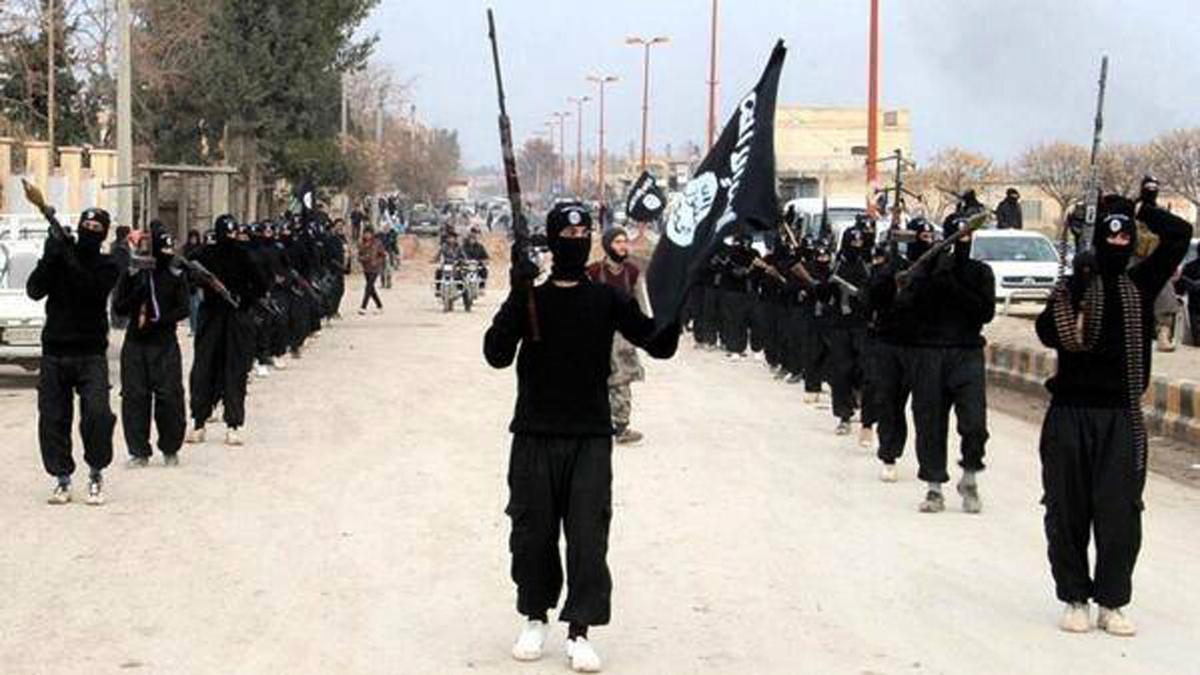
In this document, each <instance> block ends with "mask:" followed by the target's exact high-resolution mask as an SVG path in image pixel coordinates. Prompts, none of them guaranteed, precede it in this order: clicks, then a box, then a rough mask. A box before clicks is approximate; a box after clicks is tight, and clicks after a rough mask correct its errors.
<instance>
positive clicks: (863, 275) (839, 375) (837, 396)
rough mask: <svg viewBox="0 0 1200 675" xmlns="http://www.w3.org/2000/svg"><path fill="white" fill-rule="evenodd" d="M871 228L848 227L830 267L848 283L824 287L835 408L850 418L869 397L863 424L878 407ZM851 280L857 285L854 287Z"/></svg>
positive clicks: (845, 418) (825, 333)
mask: <svg viewBox="0 0 1200 675" xmlns="http://www.w3.org/2000/svg"><path fill="white" fill-rule="evenodd" d="M869 254H870V248H869V246H868V244H867V232H866V230H865V229H864V228H862V227H860V226H858V225H856V226H854V227H852V228H849V229H847V230H846V232H845V233H844V235H843V237H842V246H841V249H840V250H839V251H838V258H837V263H836V265H835V267H834V270H833V271H832V273H831V278H832V275H833V274H836V275H837V277H838V278H839V279H842V280H843V281H845V282H846V283H845V284H843V283H833V282H830V283H828V284H826V286H825V287H824V289H823V294H822V295H823V298H824V299H825V309H826V310H827V311H828V315H827V316H826V317H825V323H824V324H823V325H824V331H823V340H824V342H825V344H826V348H827V349H828V350H829V384H830V389H831V390H832V394H833V414H834V416H835V417H837V418H838V419H839V420H841V421H843V422H849V421H850V418H852V417H853V416H854V411H855V410H856V409H857V408H858V407H859V404H860V401H861V402H864V403H868V404H869V405H868V406H864V410H863V413H864V414H863V423H864V426H866V427H870V426H871V425H872V423H873V421H874V419H873V418H874V415H875V409H874V405H873V402H871V400H870V395H866V396H864V395H863V391H864V388H865V387H867V384H868V380H867V368H866V358H867V321H868V318H869V306H868V304H867V293H866V291H867V283H868V282H869V281H870V275H871V272H870V268H869V267H868V255H869ZM848 286H853V287H854V289H856V290H853V289H851V288H849V287H848Z"/></svg>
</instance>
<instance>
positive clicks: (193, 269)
mask: <svg viewBox="0 0 1200 675" xmlns="http://www.w3.org/2000/svg"><path fill="white" fill-rule="evenodd" d="M175 262H176V263H177V264H179V265H182V266H183V267H184V268H185V269H187V271H188V272H189V273H190V274H191V275H192V277H193V278H195V279H196V281H199V282H200V283H201V284H203V285H204V286H205V287H206V288H208V289H209V290H211V291H212V292H213V293H216V294H217V295H219V296H220V297H221V299H222V300H224V301H225V302H227V303H229V305H230V306H231V307H233V308H234V309H238V308H239V307H240V306H241V304H242V303H241V301H240V300H238V298H237V297H236V296H235V295H234V294H233V293H231V292H230V291H229V287H227V286H226V285H225V282H223V281H221V280H220V279H218V278H217V275H215V274H213V273H212V272H210V271H209V270H208V268H207V267H205V266H204V265H203V263H201V262H200V261H198V260H190V259H188V258H185V257H183V256H181V255H177V256H175Z"/></svg>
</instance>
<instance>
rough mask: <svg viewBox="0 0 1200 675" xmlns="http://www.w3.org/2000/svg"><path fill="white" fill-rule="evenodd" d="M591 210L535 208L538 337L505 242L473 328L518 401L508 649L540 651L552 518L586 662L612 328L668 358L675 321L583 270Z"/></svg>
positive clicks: (608, 431) (595, 581)
mask: <svg viewBox="0 0 1200 675" xmlns="http://www.w3.org/2000/svg"><path fill="white" fill-rule="evenodd" d="M591 229H592V219H591V215H590V214H589V213H588V211H587V209H586V208H584V207H583V205H581V204H579V203H571V202H567V203H561V204H558V205H556V206H555V207H554V208H553V210H551V211H550V213H549V214H548V215H547V217H546V237H547V241H548V243H549V247H550V250H551V252H552V253H553V256H554V263H553V264H554V268H553V272H552V274H551V277H550V280H549V281H548V282H547V283H545V284H542V285H541V286H537V287H536V288H535V289H534V290H533V291H532V293H533V294H534V300H535V307H536V311H537V322H538V323H537V329H538V338H537V339H534V338H531V337H530V336H531V332H530V312H529V307H528V302H529V293H530V291H529V287H530V284H531V283H532V281H533V279H534V278H535V277H536V276H537V273H538V271H537V269H536V266H535V265H533V264H532V263H530V262H528V261H526V260H524V259H523V257H522V256H521V255H520V254H519V253H518V252H515V251H514V260H516V261H517V264H516V265H514V267H513V275H512V276H513V279H512V282H513V283H512V286H513V289H514V290H512V291H511V292H510V294H509V296H508V298H507V299H506V300H505V301H504V304H503V305H502V306H501V308H500V311H499V312H498V313H497V314H496V317H495V318H494V319H493V321H492V326H491V328H489V329H488V331H487V333H486V335H485V336H484V344H483V351H484V356H485V357H486V359H487V362H488V364H489V365H491V366H492V367H494V368H505V367H508V366H509V365H511V364H512V362H513V359H514V358H516V361H517V403H516V411H515V414H514V416H513V421H512V424H511V425H510V427H509V428H510V431H512V433H513V442H512V452H511V455H510V458H509V470H508V484H509V495H510V498H509V504H508V508H507V509H506V511H507V513H508V515H509V517H510V518H512V536H511V540H510V550H511V552H512V577H513V581H515V582H516V584H517V611H518V612H520V613H521V615H522V616H524V617H526V619H527V621H526V623H525V626H524V628H523V630H522V632H521V634H520V637H519V638H518V639H517V642H516V644H515V645H514V646H513V652H512V653H513V657H514V658H516V659H517V660H521V661H532V660H536V659H538V658H540V657H541V655H542V646H543V643H544V641H545V638H546V633H547V631H548V628H547V612H548V611H549V610H550V609H552V608H553V607H555V605H556V604H557V602H558V598H559V593H560V591H561V588H562V582H563V577H562V571H561V566H560V561H559V554H558V538H559V531H560V529H561V530H562V531H564V532H565V534H566V542H567V599H566V604H565V605H564V606H563V609H562V612H561V613H560V615H559V618H560V620H562V621H564V622H566V623H568V624H569V626H570V629H569V632H568V640H567V643H566V647H567V656H568V658H569V659H570V663H571V666H572V668H573V669H574V670H576V671H580V672H595V671H598V670H599V669H600V658H599V657H598V656H597V655H596V652H595V649H594V648H593V647H592V645H591V644H590V643H589V642H588V640H587V630H588V627H589V626H601V625H605V624H607V623H608V621H609V605H610V595H611V591H612V579H611V577H610V576H609V571H608V565H607V563H606V561H605V557H606V554H607V551H608V529H609V522H610V520H611V517H612V435H613V425H612V411H611V409H610V407H609V397H608V377H609V375H610V364H611V358H612V345H613V336H614V334H616V333H618V332H619V333H620V334H621V335H622V336H624V337H625V339H627V340H629V341H630V342H631V343H633V344H634V345H636V346H638V347H640V348H642V349H644V350H645V351H646V352H647V353H649V354H650V356H652V357H655V358H664V359H665V358H670V357H671V356H673V355H674V353H675V349H676V347H677V345H678V342H679V328H678V325H673V326H669V327H667V328H665V329H663V330H662V331H659V332H657V333H656V332H655V326H654V322H653V321H652V320H651V319H649V318H647V317H646V316H645V315H643V314H642V312H641V310H639V309H638V305H637V303H636V302H635V301H634V300H633V299H632V298H630V297H629V296H628V295H625V294H624V293H621V292H619V291H617V290H616V289H614V288H612V287H611V286H608V285H606V284H598V283H594V282H592V281H590V280H589V279H588V278H587V275H586V273H585V266H586V264H587V259H588V253H589V251H590V249H591Z"/></svg>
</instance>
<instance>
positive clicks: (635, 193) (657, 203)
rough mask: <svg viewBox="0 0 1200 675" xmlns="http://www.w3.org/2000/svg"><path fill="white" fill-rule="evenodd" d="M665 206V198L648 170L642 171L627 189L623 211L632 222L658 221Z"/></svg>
mask: <svg viewBox="0 0 1200 675" xmlns="http://www.w3.org/2000/svg"><path fill="white" fill-rule="evenodd" d="M666 206H667V199H666V197H665V196H664V195H663V191H662V189H661V188H659V187H658V183H657V181H655V180H654V176H651V175H650V172H649V171H643V172H642V175H641V176H639V177H638V179H637V181H636V182H634V184H633V187H632V188H631V189H630V190H629V199H628V200H626V202H625V213H627V214H628V215H629V219H630V220H632V221H634V222H638V223H654V222H658V219H659V217H660V216H662V213H663V209H664V208H666Z"/></svg>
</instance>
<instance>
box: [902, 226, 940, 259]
mask: <svg viewBox="0 0 1200 675" xmlns="http://www.w3.org/2000/svg"><path fill="white" fill-rule="evenodd" d="M908 231H909V232H912V233H913V234H914V235H915V237H914V238H913V240H912V241H910V242H908V244H907V245H906V246H905V249H904V253H905V256H907V257H908V260H909V262H916V261H917V259H918V258H920V257H921V256H923V255H925V252H926V251H928V250H929V249H930V248H931V247H932V246H933V241H932V239H933V231H934V230H933V223H930V222H929V221H928V220H926V219H925V218H923V217H921V216H917V217H916V218H913V219H912V220H910V221H908ZM922 235H928V236H929V238H930V241H921V236H922Z"/></svg>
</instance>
